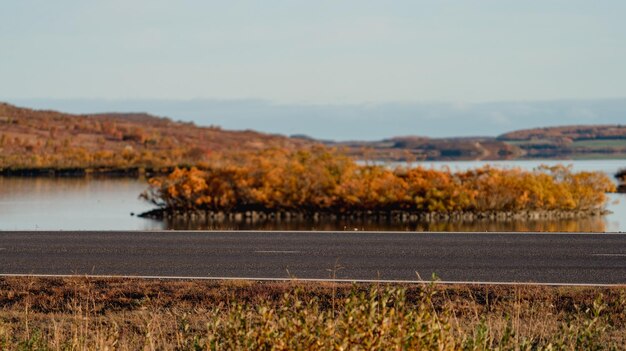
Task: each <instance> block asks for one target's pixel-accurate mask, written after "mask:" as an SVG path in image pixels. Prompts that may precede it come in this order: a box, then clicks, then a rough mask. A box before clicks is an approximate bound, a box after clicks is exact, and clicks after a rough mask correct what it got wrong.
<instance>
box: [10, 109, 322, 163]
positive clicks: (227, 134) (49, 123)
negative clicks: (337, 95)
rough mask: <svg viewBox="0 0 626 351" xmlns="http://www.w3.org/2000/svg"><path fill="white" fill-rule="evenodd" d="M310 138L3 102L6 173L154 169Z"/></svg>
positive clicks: (298, 144) (301, 142) (294, 144)
mask: <svg viewBox="0 0 626 351" xmlns="http://www.w3.org/2000/svg"><path fill="white" fill-rule="evenodd" d="M310 144H312V142H311V141H305V140H301V139H291V138H287V137H284V136H279V135H270V134H263V133H258V132H254V131H226V130H222V129H220V128H219V127H198V126H195V125H194V124H193V123H184V122H175V121H172V120H170V119H168V118H161V117H155V116H151V115H147V114H141V113H135V114H120V113H103V114H94V115H73V114H67V113H61V112H56V111H39V110H32V109H27V108H20V107H16V106H12V105H9V104H5V103H0V169H2V171H3V173H5V174H7V173H9V174H10V173H21V172H38V171H37V170H39V171H46V172H47V171H53V170H55V171H63V170H65V171H68V172H71V171H72V170H85V169H86V170H87V172H91V171H93V172H111V171H122V172H125V171H128V170H131V171H134V170H137V169H152V170H154V169H158V168H162V167H173V166H177V165H183V164H193V163H198V162H202V161H204V160H206V159H207V158H208V157H209V156H210V155H211V154H212V153H220V152H233V151H243V150H245V151H256V150H262V149H266V148H275V147H279V148H288V149H291V148H298V147H302V146H305V145H310Z"/></svg>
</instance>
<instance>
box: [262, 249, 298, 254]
mask: <svg viewBox="0 0 626 351" xmlns="http://www.w3.org/2000/svg"><path fill="white" fill-rule="evenodd" d="M254 252H255V253H289V254H295V253H300V251H289V250H257V251H254Z"/></svg>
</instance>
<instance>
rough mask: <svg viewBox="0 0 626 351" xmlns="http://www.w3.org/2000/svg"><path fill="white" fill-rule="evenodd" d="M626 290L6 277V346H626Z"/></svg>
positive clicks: (0, 310) (1, 287)
mask: <svg viewBox="0 0 626 351" xmlns="http://www.w3.org/2000/svg"><path fill="white" fill-rule="evenodd" d="M624 347H626V290H625V288H609V287H606V288H592V287H547V286H468V285H456V286H443V285H437V284H431V285H393V286H391V285H375V284H374V285H363V284H357V285H351V284H335V283H303V282H298V281H293V282H282V283H279V282H251V281H231V282H219V281H183V280H181V281H167V280H128V279H104V278H102V279H99V278H86V277H77V278H30V277H12V278H0V349H2V350H5V349H11V350H13V349H20V350H105V349H109V350H138V349H147V350H174V349H175V350H204V349H216V350H246V349H268V350H269V349H274V350H292V349H323V350H327V349H336V350H347V349H385V350H388V349H440V350H459V349H464V350H485V349H496V348H498V349H502V350H520V349H522V350H525V349H553V350H554V349H557V350H580V349H594V350H600V349H623V348H624Z"/></svg>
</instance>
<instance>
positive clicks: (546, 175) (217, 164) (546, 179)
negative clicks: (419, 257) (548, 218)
mask: <svg viewBox="0 0 626 351" xmlns="http://www.w3.org/2000/svg"><path fill="white" fill-rule="evenodd" d="M614 190H615V186H614V184H613V183H612V182H611V180H610V179H609V178H608V177H607V176H606V175H604V174H602V173H599V172H579V173H574V172H572V171H571V170H570V169H569V168H567V167H564V166H556V167H543V168H540V169H538V170H536V171H524V170H521V169H517V168H516V169H497V168H492V167H483V168H478V169H473V170H468V171H459V172H452V171H450V170H442V171H439V170H433V169H425V168H421V167H416V168H396V169H389V168H387V167H384V166H377V165H359V164H357V163H356V162H355V161H353V160H352V159H351V158H349V157H347V156H344V155H342V154H339V153H336V152H333V151H330V150H329V149H326V148H314V149H311V150H300V151H285V150H283V149H277V150H268V151H265V152H261V153H254V154H252V153H241V154H238V155H237V156H234V157H230V158H227V159H216V160H213V161H212V162H210V163H208V164H205V165H200V167H198V168H196V167H193V168H189V169H176V170H175V171H174V172H172V173H171V174H169V175H168V176H164V177H156V178H153V179H151V180H150V189H149V190H148V191H147V192H146V193H145V194H144V197H145V198H146V199H147V200H149V201H151V202H153V203H154V204H155V205H157V206H159V207H160V208H162V209H164V210H165V212H169V213H176V212H182V213H187V212H198V213H207V212H209V213H218V212H227V213H233V212H240V213H244V212H250V211H260V212H272V213H277V214H280V213H281V212H286V213H288V214H289V213H305V214H307V215H317V214H325V213H332V214H341V215H357V216H358V215H363V214H366V215H371V214H372V213H375V214H376V213H378V214H380V213H386V214H389V215H394V213H396V214H398V213H399V214H401V215H420V214H435V215H436V216H439V215H444V216H445V215H449V214H459V215H461V216H465V215H466V214H470V215H471V214H479V215H481V216H482V215H485V216H490V215H493V214H494V213H500V214H501V213H508V214H509V215H513V214H520V213H521V214H523V215H531V214H533V213H535V214H536V213H539V212H540V213H549V212H552V213H556V215H557V216H559V215H564V214H567V213H570V214H571V213H574V214H576V215H580V214H593V213H598V212H601V211H602V209H603V208H604V205H605V202H606V196H605V192H610V191H614Z"/></svg>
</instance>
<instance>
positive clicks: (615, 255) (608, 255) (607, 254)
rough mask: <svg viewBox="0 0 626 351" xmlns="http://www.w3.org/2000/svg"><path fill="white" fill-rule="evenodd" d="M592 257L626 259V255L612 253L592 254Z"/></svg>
mask: <svg viewBox="0 0 626 351" xmlns="http://www.w3.org/2000/svg"><path fill="white" fill-rule="evenodd" d="M591 256H603V257H626V254H618V253H615V254H612V253H605V254H591Z"/></svg>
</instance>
